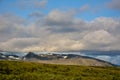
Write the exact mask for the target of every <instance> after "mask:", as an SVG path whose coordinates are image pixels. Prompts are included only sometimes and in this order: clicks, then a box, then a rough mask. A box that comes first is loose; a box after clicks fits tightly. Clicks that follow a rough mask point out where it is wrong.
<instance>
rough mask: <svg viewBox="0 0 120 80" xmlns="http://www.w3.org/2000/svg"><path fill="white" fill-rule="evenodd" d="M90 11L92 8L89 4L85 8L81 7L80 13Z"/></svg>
mask: <svg viewBox="0 0 120 80" xmlns="http://www.w3.org/2000/svg"><path fill="white" fill-rule="evenodd" d="M89 9H90V6H89V5H88V4H86V5H84V6H82V7H80V10H79V11H80V12H85V11H88V10H89Z"/></svg>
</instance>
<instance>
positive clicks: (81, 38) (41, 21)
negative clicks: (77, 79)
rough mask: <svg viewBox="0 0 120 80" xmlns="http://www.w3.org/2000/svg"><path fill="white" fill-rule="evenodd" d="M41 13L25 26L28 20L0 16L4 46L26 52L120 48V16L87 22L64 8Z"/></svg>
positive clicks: (1, 47)
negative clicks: (119, 17)
mask: <svg viewBox="0 0 120 80" xmlns="http://www.w3.org/2000/svg"><path fill="white" fill-rule="evenodd" d="M32 16H33V14H32ZM35 16H36V14H35ZM37 16H38V17H36V18H37V20H35V21H32V22H30V23H29V22H28V23H27V25H25V23H26V20H24V19H22V18H21V17H18V16H15V15H9V14H7V15H5V14H4V15H0V37H2V38H1V39H0V49H2V50H9V51H24V52H27V51H79V50H86V49H88V50H95V49H97V50H117V49H120V44H119V43H120V41H119V39H120V36H119V31H118V30H119V29H120V21H119V20H117V19H113V18H107V17H99V18H97V19H94V20H93V21H91V22H87V21H85V20H81V19H77V18H75V17H74V14H73V13H70V12H69V11H67V12H63V11H60V10H53V11H51V12H50V13H48V14H47V15H44V16H43V17H42V18H41V16H39V15H38V14H37Z"/></svg>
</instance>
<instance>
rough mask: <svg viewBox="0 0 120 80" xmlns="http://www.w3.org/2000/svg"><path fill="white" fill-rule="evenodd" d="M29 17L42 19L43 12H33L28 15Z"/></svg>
mask: <svg viewBox="0 0 120 80" xmlns="http://www.w3.org/2000/svg"><path fill="white" fill-rule="evenodd" d="M28 16H29V17H35V18H37V17H38V18H40V17H42V16H43V14H42V13H41V12H33V13H31V14H29V15H28Z"/></svg>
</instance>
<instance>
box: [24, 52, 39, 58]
mask: <svg viewBox="0 0 120 80" xmlns="http://www.w3.org/2000/svg"><path fill="white" fill-rule="evenodd" d="M25 58H39V56H38V55H36V54H34V53H33V52H29V53H28V54H27V55H26V56H25Z"/></svg>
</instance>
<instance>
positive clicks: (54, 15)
mask: <svg viewBox="0 0 120 80" xmlns="http://www.w3.org/2000/svg"><path fill="white" fill-rule="evenodd" d="M73 19H74V18H73V13H68V12H61V11H59V10H53V11H51V12H50V13H49V14H48V15H47V16H46V17H45V24H46V25H51V26H54V25H57V26H58V25H70V24H71V23H72V20H73Z"/></svg>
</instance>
